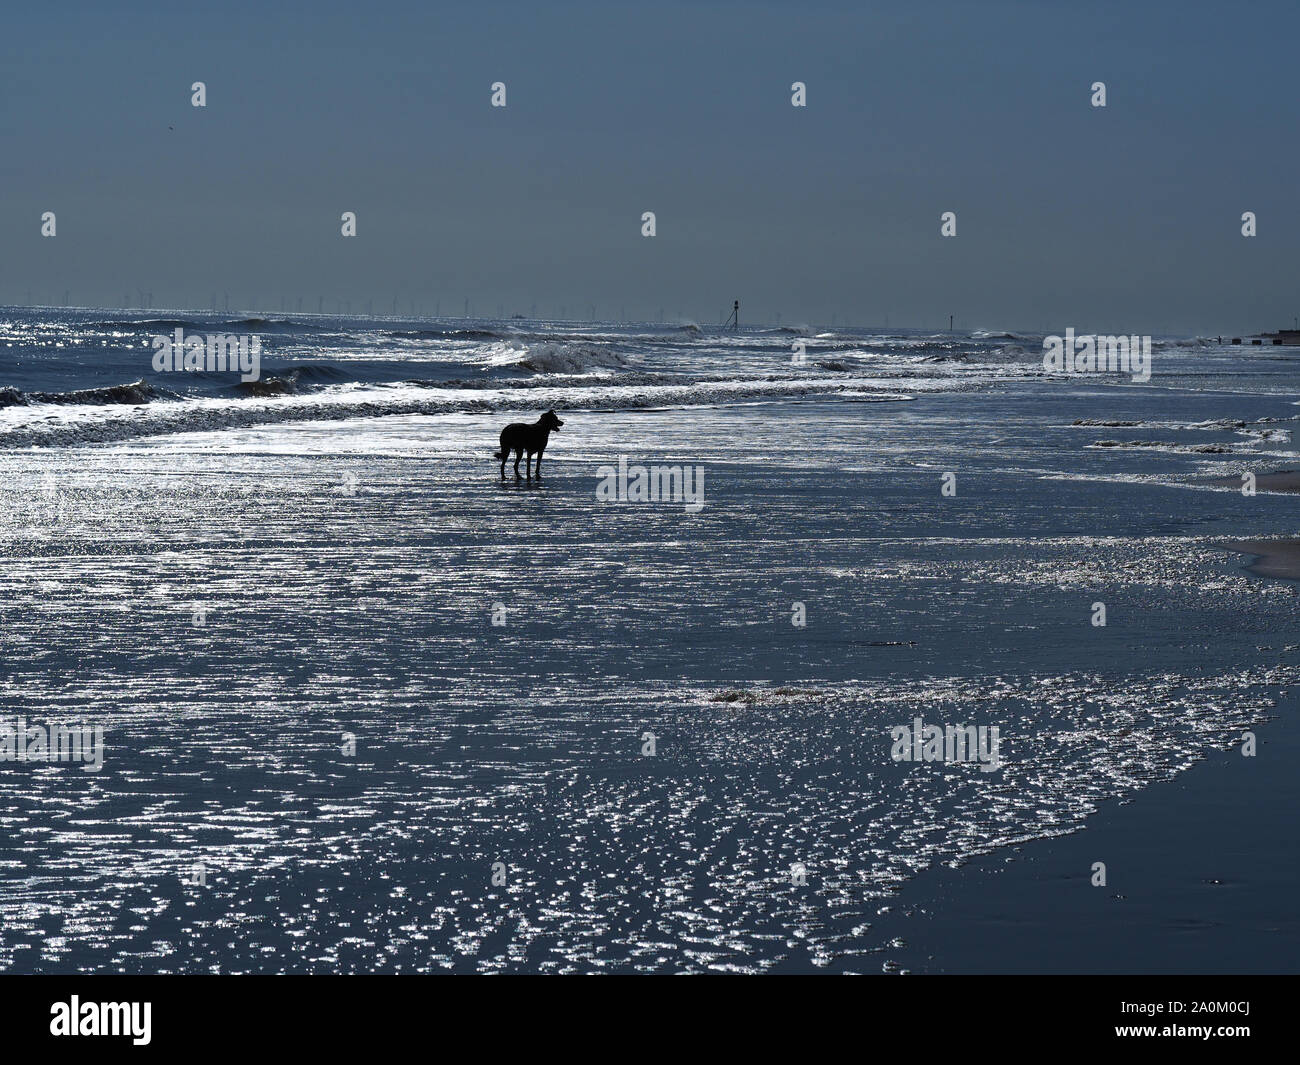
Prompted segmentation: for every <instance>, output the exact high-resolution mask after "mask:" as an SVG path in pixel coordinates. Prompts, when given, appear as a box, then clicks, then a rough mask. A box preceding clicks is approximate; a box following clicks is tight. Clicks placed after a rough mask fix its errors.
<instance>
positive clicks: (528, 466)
mask: <svg viewBox="0 0 1300 1065" xmlns="http://www.w3.org/2000/svg"><path fill="white" fill-rule="evenodd" d="M526 469H527V470H528V479H529V480H530V481H531V480H532V479H533V453H532V452H531V451H530V452H528V462H527V463H526Z"/></svg>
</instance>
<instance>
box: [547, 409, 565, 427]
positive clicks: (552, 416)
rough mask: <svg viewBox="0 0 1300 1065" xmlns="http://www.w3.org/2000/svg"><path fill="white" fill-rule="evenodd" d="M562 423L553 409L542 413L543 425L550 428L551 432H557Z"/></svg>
mask: <svg viewBox="0 0 1300 1065" xmlns="http://www.w3.org/2000/svg"><path fill="white" fill-rule="evenodd" d="M563 424H564V422H562V421H560V419H559V417H558V416H557V415H556V413H555V411H553V410H548V411H547V412H546V413H545V414H543V415H542V425H543V427H544V428H547V429H550V430H552V431H553V432H559V429H560V426H561V425H563Z"/></svg>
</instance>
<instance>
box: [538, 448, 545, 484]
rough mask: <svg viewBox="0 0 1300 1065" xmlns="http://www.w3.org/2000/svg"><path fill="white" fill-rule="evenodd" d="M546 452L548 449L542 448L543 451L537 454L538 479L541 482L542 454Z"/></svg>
mask: <svg viewBox="0 0 1300 1065" xmlns="http://www.w3.org/2000/svg"><path fill="white" fill-rule="evenodd" d="M545 451H546V449H545V448H542V449H541V451H538V452H537V479H538V480H539V481H540V480H541V479H542V454H543V452H545Z"/></svg>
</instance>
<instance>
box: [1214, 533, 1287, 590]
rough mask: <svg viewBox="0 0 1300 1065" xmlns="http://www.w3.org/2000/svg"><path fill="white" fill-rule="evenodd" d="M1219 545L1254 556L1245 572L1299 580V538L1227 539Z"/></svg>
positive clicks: (1280, 578)
mask: <svg viewBox="0 0 1300 1065" xmlns="http://www.w3.org/2000/svg"><path fill="white" fill-rule="evenodd" d="M1221 546H1223V547H1224V548H1225V549H1227V550H1229V551H1236V552H1238V553H1240V554H1243V555H1253V556H1255V560H1254V561H1253V562H1250V563H1247V564H1246V566H1245V569H1246V572H1247V573H1253V574H1255V576H1257V577H1274V578H1277V579H1278V580H1285V581H1300V539H1289V540H1229V541H1227V542H1226V543H1223V544H1222V545H1221Z"/></svg>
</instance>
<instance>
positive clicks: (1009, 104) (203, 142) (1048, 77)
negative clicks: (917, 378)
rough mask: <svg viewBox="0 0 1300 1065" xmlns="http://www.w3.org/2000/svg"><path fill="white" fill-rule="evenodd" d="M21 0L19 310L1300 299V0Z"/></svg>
mask: <svg viewBox="0 0 1300 1065" xmlns="http://www.w3.org/2000/svg"><path fill="white" fill-rule="evenodd" d="M5 23H6V26H5V29H6V32H5V34H4V35H3V38H0V94H2V95H3V99H4V105H3V107H2V108H0V144H2V145H3V148H2V149H0V189H2V190H3V196H2V197H0V303H25V302H27V301H28V296H29V293H30V298H31V300H32V301H34V302H37V303H61V302H62V301H63V299H64V294H65V292H66V293H67V294H68V297H69V299H70V300H71V302H72V303H73V304H79V305H94V306H109V307H112V306H122V305H123V303H124V301H126V300H127V299H128V297H129V299H130V302H131V304H132V305H135V304H137V303H138V293H140V292H145V293H152V297H153V304H154V306H156V307H199V308H207V307H209V306H210V304H211V301H212V299H213V297H214V296H215V297H216V299H217V301H218V304H219V305H220V306H224V303H225V300H226V298H227V296H228V298H229V303H230V306H231V308H232V309H235V308H239V309H242V310H266V311H272V312H278V311H279V310H280V308H281V306H282V301H285V302H284V304H283V305H284V306H286V307H288V308H289V309H293V308H295V307H296V306H297V301H298V300H299V299H301V300H302V307H303V309H304V310H315V309H316V308H317V306H318V300H319V299H320V298H322V297H323V298H324V300H325V307H326V309H327V310H333V309H334V308H335V306H337V305H338V304H337V302H336V301H347V302H349V303H350V305H351V307H352V309H353V310H354V311H360V310H362V309H364V307H365V305H366V303H367V301H371V302H372V303H373V308H374V310H375V311H376V312H377V313H378V312H390V311H391V310H392V306H393V300H394V299H396V300H397V301H398V307H399V310H400V311H401V312H402V313H404V314H405V313H409V311H410V307H411V305H412V303H414V305H415V306H416V308H417V310H420V311H423V312H424V313H433V312H434V310H435V309H436V308H440V309H441V311H442V313H443V314H459V313H461V312H462V311H463V310H464V307H465V301H466V300H468V301H469V305H470V309H471V311H472V312H473V313H475V314H480V315H487V316H495V315H496V314H497V313H498V311H500V312H502V313H504V314H506V315H509V314H512V313H516V312H517V313H523V314H530V313H531V311H532V310H533V308H534V307H535V308H536V312H537V314H538V315H541V316H555V315H559V314H560V312H561V309H564V311H565V313H566V314H567V315H568V316H569V317H587V315H588V314H589V313H590V311H591V310H592V308H594V310H595V314H596V316H597V317H602V318H619V317H622V316H624V315H626V316H627V317H629V318H633V319H653V318H657V317H658V315H659V314H660V312H661V311H662V313H663V314H664V316H665V318H667V319H669V320H673V319H676V318H678V317H682V318H685V319H689V320H695V321H699V322H701V323H713V322H716V321H718V319H719V317H720V316H721V315H722V314H724V313H725V312H726V311H728V310H729V309H730V306H731V301H732V299H736V298H738V299H740V300H741V308H742V320H764V321H771V320H772V319H773V317H774V316H775V315H776V314H778V313H779V314H780V315H781V316H782V319H783V320H784V321H785V322H787V323H807V324H812V325H828V324H830V322H831V320H832V318H834V319H835V320H837V321H838V323H839V324H847V323H856V324H880V323H883V322H884V321H885V320H886V318H888V320H889V322H890V323H891V324H893V325H916V326H925V327H937V326H940V325H943V326H946V325H947V316H948V315H949V314H950V313H951V314H954V315H955V316H956V319H957V324H958V326H959V327H965V328H971V329H973V328H1011V329H1014V328H1026V329H1031V328H1042V329H1045V330H1047V331H1051V332H1063V331H1064V329H1065V328H1066V327H1067V326H1073V327H1075V328H1076V329H1077V330H1079V331H1081V332H1082V331H1091V330H1100V331H1105V332H1110V331H1115V332H1200V333H1212V334H1215V333H1227V332H1237V333H1241V332H1249V331H1256V330H1260V329H1274V328H1277V327H1279V326H1290V325H1291V323H1292V321H1293V318H1294V317H1295V316H1296V315H1297V314H1300V292H1298V291H1297V285H1296V273H1297V272H1296V257H1297V249H1300V217H1298V215H1300V211H1298V205H1297V196H1298V188H1300V186H1298V184H1297V174H1300V167H1298V166H1297V163H1300V140H1298V139H1297V136H1296V133H1297V128H1300V123H1298V122H1297V118H1298V117H1300V92H1297V80H1298V75H1297V71H1298V69H1300V67H1298V66H1297V64H1296V62H1295V58H1294V56H1295V49H1296V46H1297V40H1298V33H1297V31H1300V4H1296V3H1295V2H1294V0H1291V2H1289V3H1255V4H1241V3H1237V4H1231V3H1215V4H1207V3H1197V2H1194V0H1193V2H1186V0H1184V2H1173V0H1168V2H1166V0H1151V2H1143V3H1137V2H1128V3H1125V2H1113V3H1112V2H1108V3H1097V2H1080V3H1064V2H1061V3H1056V2H1052V0H1042V2H1037V3H1030V2H1002V0H991V2H979V3H972V2H969V0H955V2H935V3H929V2H925V0H910V2H908V0H901V2H878V3H863V2H860V0H859V2H855V3H847V2H846V3H834V2H817V0H805V2H799V3H793V2H792V3H779V4H778V3H751V2H739V0H736V2H703V3H675V2H664V0H657V2H654V3H649V2H643V3H618V2H603V3H602V2H590V3H575V2H565V0H557V2H554V3H548V4H537V3H520V2H509V0H497V2H494V3H491V4H483V3H465V4H459V3H456V4H451V3H437V2H435V3H428V2H425V3H414V2H411V3H406V2H393V3H385V2H382V0H380V2H376V3H373V4H368V5H358V4H355V3H336V2H333V0H316V2H313V3H273V4H270V3H244V2H232V3H221V4H214V5H194V6H190V5H176V4H164V3H131V2H124V3H115V4H113V5H111V6H110V5H103V4H100V3H87V2H78V3H46V4H35V3H16V4H14V5H11V7H10V9H9V10H7V11H6V18H5ZM195 81H203V82H204V83H205V84H206V89H207V106H206V108H201V109H200V108H194V107H192V106H191V104H190V97H191V88H190V87H191V84H192V83H193V82H195ZM496 81H502V82H505V84H506V87H507V106H506V107H504V108H494V107H492V106H491V105H490V97H491V85H492V83H493V82H496ZM795 81H802V82H805V83H806V85H807V107H805V108H795V107H792V106H791V102H790V98H791V84H792V83H793V82H795ZM1095 81H1103V82H1105V84H1106V91H1107V106H1106V107H1105V108H1094V107H1093V106H1092V105H1091V102H1090V99H1091V95H1092V92H1091V85H1092V83H1093V82H1095ZM44 211H53V212H55V214H56V217H57V236H55V237H53V238H49V237H42V236H41V214H42V212H44ZM344 211H354V212H355V213H356V216H357V236H356V237H355V238H345V237H343V236H342V235H341V234H340V226H341V222H340V215H341V214H342V213H343V212H344ZM644 211H653V212H655V214H656V220H657V230H658V231H657V235H656V236H655V237H653V238H647V237H643V236H642V235H641V215H642V212H644ZM945 211H953V212H955V213H956V215H957V235H956V236H955V237H952V238H944V237H941V236H940V216H941V214H942V213H943V212H945ZM1245 211H1253V212H1255V214H1256V216H1257V219H1258V222H1257V225H1258V235H1257V236H1255V237H1253V238H1246V237H1243V236H1242V234H1241V226H1242V222H1241V216H1242V213H1243V212H1245Z"/></svg>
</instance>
